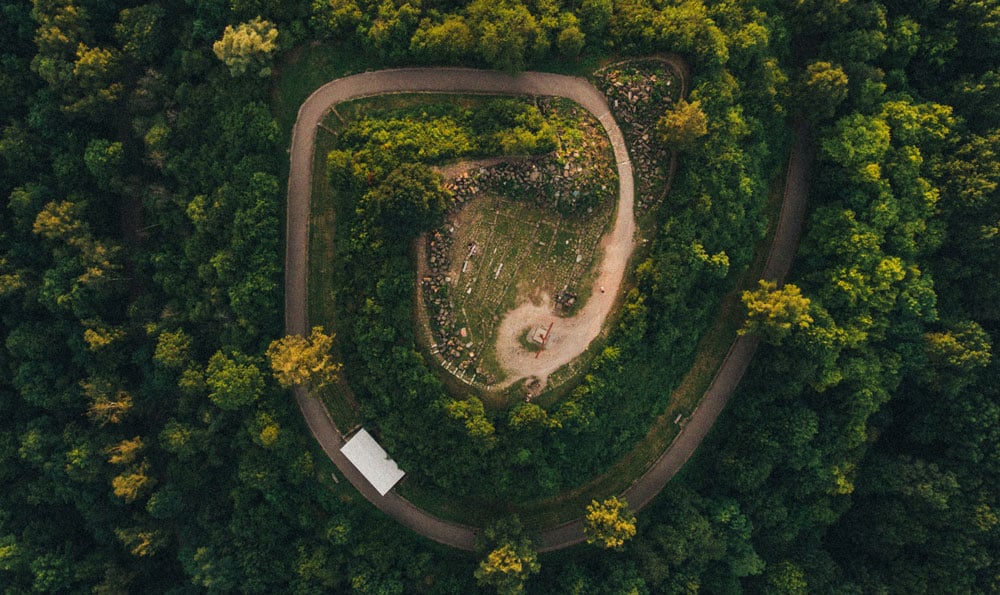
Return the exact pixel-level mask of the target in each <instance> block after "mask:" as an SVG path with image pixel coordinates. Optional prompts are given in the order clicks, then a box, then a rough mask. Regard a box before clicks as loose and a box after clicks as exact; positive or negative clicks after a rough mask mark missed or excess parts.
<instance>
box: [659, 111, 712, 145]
mask: <svg viewBox="0 0 1000 595" xmlns="http://www.w3.org/2000/svg"><path fill="white" fill-rule="evenodd" d="M656 132H657V133H658V134H659V136H660V140H661V141H662V142H663V144H664V145H666V147H667V148H668V149H670V150H671V151H683V150H686V149H690V148H691V147H692V146H694V143H695V141H697V140H698V139H699V138H701V137H703V136H705V135H706V134H707V133H708V117H707V116H706V115H705V112H703V111H701V102H700V101H692V102H691V103H688V102H687V101H686V100H685V99H683V98H682V99H680V100H679V101H678V102H677V104H676V105H674V107H673V109H669V110H667V113H666V114H664V115H663V117H662V118H660V120H659V121H658V122H657V123H656Z"/></svg>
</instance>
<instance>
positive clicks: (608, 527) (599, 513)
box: [583, 496, 635, 550]
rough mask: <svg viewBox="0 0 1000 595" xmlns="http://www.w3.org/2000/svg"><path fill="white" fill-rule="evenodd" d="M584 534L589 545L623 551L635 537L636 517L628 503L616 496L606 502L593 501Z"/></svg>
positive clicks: (588, 507) (586, 518)
mask: <svg viewBox="0 0 1000 595" xmlns="http://www.w3.org/2000/svg"><path fill="white" fill-rule="evenodd" d="M583 532H584V534H585V535H586V536H587V543H592V544H598V545H600V546H601V547H603V548H605V549H614V550H618V549H621V547H622V546H623V545H625V542H626V541H628V540H629V539H631V538H632V537H634V536H635V515H634V514H632V512H631V511H629V509H628V502H625V500H621V499H619V498H617V497H615V496H612V497H611V498H608V499H607V500H605V501H604V502H598V501H597V500H591V502H590V505H589V506H587V516H586V517H585V518H584V523H583Z"/></svg>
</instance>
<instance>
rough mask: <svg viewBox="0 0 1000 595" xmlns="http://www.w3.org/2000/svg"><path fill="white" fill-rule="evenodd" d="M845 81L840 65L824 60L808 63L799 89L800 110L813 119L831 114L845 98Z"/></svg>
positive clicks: (846, 81)
mask: <svg viewBox="0 0 1000 595" xmlns="http://www.w3.org/2000/svg"><path fill="white" fill-rule="evenodd" d="M847 83H848V80H847V73H845V72H844V70H843V69H842V68H841V67H840V66H835V65H834V64H832V63H830V62H824V61H817V62H813V63H811V64H809V66H807V67H806V72H805V74H804V75H803V77H802V82H801V85H800V89H799V94H800V97H799V101H800V102H801V110H802V112H803V113H804V114H806V115H807V116H809V117H810V118H812V119H814V120H820V119H823V118H829V117H830V116H833V114H834V112H836V111H837V106H839V105H840V104H841V103H842V102H843V101H844V99H846V98H847V91H848V85H847Z"/></svg>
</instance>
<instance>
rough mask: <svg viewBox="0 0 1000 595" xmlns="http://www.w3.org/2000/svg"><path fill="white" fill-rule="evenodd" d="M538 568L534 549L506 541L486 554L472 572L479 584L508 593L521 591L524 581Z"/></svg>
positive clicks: (539, 568) (539, 566)
mask: <svg viewBox="0 0 1000 595" xmlns="http://www.w3.org/2000/svg"><path fill="white" fill-rule="evenodd" d="M539 570H541V565H540V564H539V563H538V555H537V554H536V553H535V552H534V550H532V549H531V548H530V547H522V546H521V545H519V544H515V543H513V542H507V543H502V544H500V545H499V546H497V547H496V548H494V549H493V550H492V551H491V552H490V553H489V554H487V555H486V559H485V560H483V561H482V562H480V563H479V567H478V568H476V570H475V572H474V573H473V574H474V575H475V577H476V580H477V581H479V584H480V585H482V586H484V587H486V586H490V587H493V588H495V589H496V591H497V593H503V594H508V593H521V592H523V591H524V581H525V580H526V579H527V578H528V576H530V575H531V574H534V573H536V572H538V571H539Z"/></svg>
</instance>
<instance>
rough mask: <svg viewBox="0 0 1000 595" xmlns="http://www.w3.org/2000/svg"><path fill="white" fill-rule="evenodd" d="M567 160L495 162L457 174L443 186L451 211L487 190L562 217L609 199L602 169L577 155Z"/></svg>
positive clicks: (571, 155)
mask: <svg viewBox="0 0 1000 595" xmlns="http://www.w3.org/2000/svg"><path fill="white" fill-rule="evenodd" d="M568 157H569V158H568V159H566V160H565V163H563V164H562V165H560V164H559V163H558V162H557V160H556V158H554V157H551V156H547V157H542V158H539V159H531V160H523V161H509V162H503V163H498V164H496V165H491V166H489V167H482V168H479V169H476V170H473V171H471V172H465V173H463V174H460V175H458V176H456V177H455V178H453V179H451V180H448V181H447V182H446V183H445V186H446V187H447V188H448V190H450V191H451V193H452V196H453V198H454V202H453V204H452V209H454V210H457V209H459V208H461V206H462V205H463V204H464V203H465V202H467V201H469V200H471V199H473V198H475V197H476V196H477V195H478V193H480V192H482V191H489V192H495V193H498V194H501V195H503V196H506V197H509V198H511V199H515V200H523V201H531V202H533V203H534V204H536V205H538V206H540V207H544V208H554V209H556V210H558V211H559V212H561V213H563V214H569V213H574V212H582V211H583V210H584V209H587V210H588V212H589V211H590V210H592V208H593V206H594V205H595V204H596V203H597V202H598V201H600V200H601V199H602V198H606V197H607V196H608V179H607V178H605V180H604V181H603V182H602V180H601V176H602V175H604V174H603V173H602V171H601V170H602V169H603V168H601V167H595V166H594V165H593V164H592V163H589V162H585V160H584V159H581V158H580V153H579V152H574V153H571V154H570V155H569V156H568ZM608 167H611V164H610V163H609V164H608Z"/></svg>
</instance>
